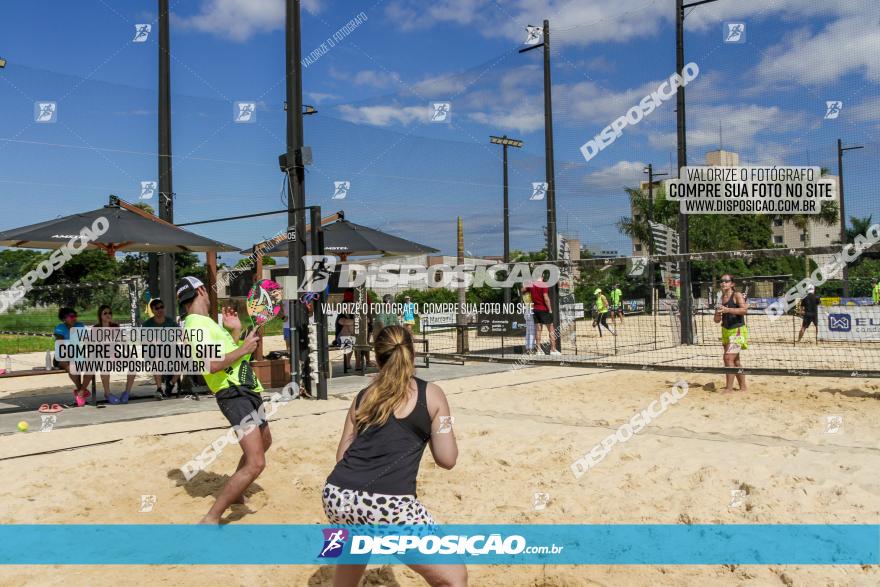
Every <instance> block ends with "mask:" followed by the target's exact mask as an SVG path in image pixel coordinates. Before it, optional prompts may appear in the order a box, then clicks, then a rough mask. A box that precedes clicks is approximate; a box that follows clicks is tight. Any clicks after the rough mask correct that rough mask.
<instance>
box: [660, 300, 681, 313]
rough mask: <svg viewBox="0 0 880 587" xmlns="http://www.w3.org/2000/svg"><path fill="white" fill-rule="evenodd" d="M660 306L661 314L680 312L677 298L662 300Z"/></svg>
mask: <svg viewBox="0 0 880 587" xmlns="http://www.w3.org/2000/svg"><path fill="white" fill-rule="evenodd" d="M658 304H659V307H660V311H661V312H668V311H670V310H673V311H678V300H677V299H676V298H660V299H659V300H658Z"/></svg>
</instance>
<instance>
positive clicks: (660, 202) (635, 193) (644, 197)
mask: <svg viewBox="0 0 880 587" xmlns="http://www.w3.org/2000/svg"><path fill="white" fill-rule="evenodd" d="M623 189H624V190H625V191H626V193H627V195H628V196H629V201H630V209H631V210H632V213H633V215H632V216H622V217H621V218H620V220H618V221H617V230H619V231H620V232H621V234H624V235H626V236H628V237H629V238H630V239H632V240H638V241H639V242H642V243H645V244H650V243H652V237H651V228H650V226H649V225H648V217H649V216H650V218H651V219H652V220H653V221H654V222H657V223H659V224H665V225H667V226H672V221H673V220H675V218H677V213H678V204H677V203H676V202H671V201H669V200H667V199H666V193H665V192H664V191H663V188H662V187H659V186H658V187H655V188H654V201H653V202H650V201H649V200H648V194H647V192H646V191H645V190H643V189H641V188H623ZM649 212H650V214H649Z"/></svg>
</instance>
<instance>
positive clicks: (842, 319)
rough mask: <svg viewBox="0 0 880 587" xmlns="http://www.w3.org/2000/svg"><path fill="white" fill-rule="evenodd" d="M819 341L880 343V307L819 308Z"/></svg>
mask: <svg viewBox="0 0 880 587" xmlns="http://www.w3.org/2000/svg"><path fill="white" fill-rule="evenodd" d="M819 340H850V341H865V340H877V341H880V306H819Z"/></svg>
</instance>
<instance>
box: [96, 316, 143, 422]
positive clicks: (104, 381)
mask: <svg viewBox="0 0 880 587" xmlns="http://www.w3.org/2000/svg"><path fill="white" fill-rule="evenodd" d="M95 326H96V327H97V328H119V324H117V323H116V322H114V321H113V310H112V309H111V308H110V306H108V305H106V304H105V305H103V306H101V307H100V308H98V323H97V324H96V325H95ZM133 385H134V374H133V373H129V374H128V375H126V379H125V391H124V392H122V395H113V394H112V393H110V376H109V375H101V387H103V388H104V398H105V399H106V400H107V402H108V403H111V404H113V405H116V404H127V403H128V397H129V395H131V388H132V386H133Z"/></svg>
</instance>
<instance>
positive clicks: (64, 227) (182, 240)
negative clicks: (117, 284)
mask: <svg viewBox="0 0 880 587" xmlns="http://www.w3.org/2000/svg"><path fill="white" fill-rule="evenodd" d="M101 217H103V218H106V219H107V223H106V226H107V228H106V232H104V233H103V234H101V235H96V238H95V239H94V240H92V241H91V242H90V243H89V245H88V246H89V248H91V249H100V250H103V251H106V252H107V253H109V254H114V253H117V252H141V253H207V252H211V251H213V252H218V251H219V252H232V251H237V250H238V247H233V246H231V245H227V244H224V243H221V242H218V241H215V240H212V239H209V238H205V237H203V236H199V235H198V234H195V233H193V232H189V231H188V230H184V229H182V228H178V227H176V226H174V225H173V224H171V223H169V222H165V221H164V220H160V219H159V218H156V217H155V216H153V215H151V214H148V213H146V212H144V211H142V210H140V209H138V208H135V207H134V206H132V205H131V204H128V203H127V202H123V201H121V200H118V199H115V198H111V200H110V204H108V205H107V206H104V207H103V208H98V209H97V210H91V211H89V212H82V213H80V214H71V215H70V216H63V217H61V218H53V219H52V220H47V221H45V222H39V223H37V224H31V225H29V226H22V227H21V228H13V229H10V230H4V231H0V246H5V247H23V248H28V249H60V248H61V247H63V246H65V245H67V243H69V242H70V239H71V238H73V237H75V236H79V234H80V232H81V231H82V230H83V229H84V228H88V229H91V228H92V227H93V226H94V225H95V222H96V221H97V220H98V219H99V218H101ZM102 224H103V223H102Z"/></svg>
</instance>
